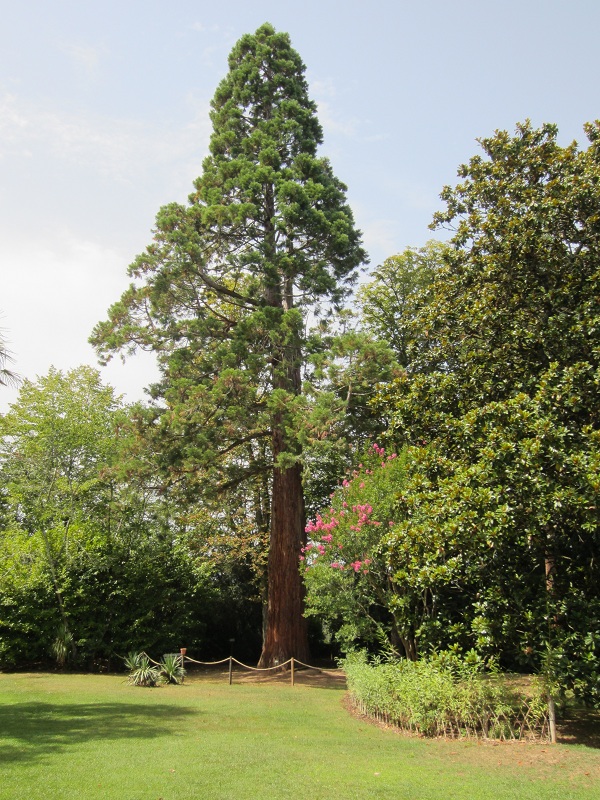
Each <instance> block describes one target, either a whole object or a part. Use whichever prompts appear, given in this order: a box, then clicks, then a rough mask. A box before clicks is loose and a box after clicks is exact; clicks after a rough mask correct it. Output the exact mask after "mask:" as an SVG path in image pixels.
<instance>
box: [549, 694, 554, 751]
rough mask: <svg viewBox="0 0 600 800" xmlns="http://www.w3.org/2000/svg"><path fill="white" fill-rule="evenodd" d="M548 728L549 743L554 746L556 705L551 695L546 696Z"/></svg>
mask: <svg viewBox="0 0 600 800" xmlns="http://www.w3.org/2000/svg"><path fill="white" fill-rule="evenodd" d="M548 727H549V728H550V741H551V742H552V744H556V705H555V704H554V698H553V697H552V695H548Z"/></svg>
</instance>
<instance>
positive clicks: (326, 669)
mask: <svg viewBox="0 0 600 800" xmlns="http://www.w3.org/2000/svg"><path fill="white" fill-rule="evenodd" d="M140 655H143V656H146V658H147V659H148V661H149V662H150V663H152V664H155V665H156V666H157V667H161V666H162V664H161V663H160V661H155V660H154V659H153V658H150V656H149V655H148V653H146V652H145V651H142V652H141V653H140ZM186 661H190V662H191V663H192V664H200V665H201V666H206V667H214V666H217V665H218V664H229V684H230V685H231V683H232V667H233V664H234V663H236V664H238V665H239V666H240V667H243V668H244V669H248V670H250V671H251V672H271V671H272V670H281V669H283V667H286V666H287V665H288V664H291V670H290V673H291V684H292V686H293V685H294V671H295V667H296V666H298V667H304V668H305V669H314V670H316V671H317V672H337V671H338V670H337V669H336V668H335V667H334V668H331V667H315V666H313V665H312V664H306V663H304V661H299V660H298V659H297V658H294V657H293V656H292V657H291V658H288V660H287V661H283V662H282V663H281V664H276V665H275V666H273V667H251V666H250V665H249V664H244V663H243V661H238V659H237V658H234V657H233V656H229V657H228V658H222V659H221V660H220V661H198V660H197V659H195V658H192V657H191V656H188V655H184V654H183V653H181V665H182V666H183V664H184V663H185V662H186Z"/></svg>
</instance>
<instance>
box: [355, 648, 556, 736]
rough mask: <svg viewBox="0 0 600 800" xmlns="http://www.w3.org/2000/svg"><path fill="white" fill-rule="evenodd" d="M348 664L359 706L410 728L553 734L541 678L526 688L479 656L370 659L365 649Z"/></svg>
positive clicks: (442, 732)
mask: <svg viewBox="0 0 600 800" xmlns="http://www.w3.org/2000/svg"><path fill="white" fill-rule="evenodd" d="M343 666H344V669H345V671H346V676H347V679H348V688H349V691H350V695H351V697H352V699H353V702H354V703H355V704H356V706H357V707H358V708H359V709H360V711H362V712H363V713H365V714H367V715H368V716H371V717H374V718H376V719H378V720H380V721H384V722H386V723H388V724H392V725H396V726H398V727H399V728H401V729H403V730H406V731H410V732H411V733H416V734H418V735H421V736H450V737H461V736H468V737H481V738H490V739H522V738H541V737H545V736H547V734H548V719H547V709H546V702H545V692H544V687H543V685H542V683H541V682H538V681H535V679H534V680H533V681H530V682H529V683H528V687H527V689H528V691H527V692H526V691H524V690H523V689H522V688H520V687H519V686H518V685H517V682H516V681H515V679H514V678H511V677H510V676H506V675H500V674H489V673H488V674H486V673H485V672H484V671H483V664H482V662H481V661H480V660H479V659H478V658H476V657H474V658H472V659H468V658H467V659H464V660H460V659H459V658H458V656H456V655H454V654H452V653H444V654H442V655H436V656H433V657H432V658H429V659H421V660H419V661H408V660H400V661H388V662H381V661H378V660H375V661H373V662H371V663H369V662H368V660H367V656H366V655H365V654H364V653H354V654H351V655H349V656H348V657H347V658H346V659H345V660H344V662H343Z"/></svg>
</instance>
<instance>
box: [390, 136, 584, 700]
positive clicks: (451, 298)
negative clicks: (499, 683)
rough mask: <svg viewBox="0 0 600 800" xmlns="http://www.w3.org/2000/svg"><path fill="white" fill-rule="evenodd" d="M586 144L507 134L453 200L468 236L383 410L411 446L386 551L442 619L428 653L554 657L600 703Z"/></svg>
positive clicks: (427, 634)
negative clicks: (457, 650)
mask: <svg viewBox="0 0 600 800" xmlns="http://www.w3.org/2000/svg"><path fill="white" fill-rule="evenodd" d="M586 132H587V134H588V137H589V139H590V146H589V147H588V148H587V150H580V149H579V148H578V146H577V145H576V144H575V143H573V144H572V145H569V146H568V147H564V148H563V147H561V146H559V145H558V144H557V142H556V133H557V131H556V128H555V127H554V126H551V125H545V126H543V127H542V128H541V129H539V130H535V129H533V128H532V127H531V125H530V124H529V123H526V124H524V125H520V126H518V128H517V131H516V135H515V136H510V135H509V134H508V133H506V132H502V131H500V132H497V133H496V134H495V135H494V136H493V137H490V138H489V139H484V140H482V141H481V144H482V147H483V149H484V151H485V155H486V156H487V157H481V156H476V157H475V158H473V159H471V161H470V162H469V164H467V165H464V166H463V167H461V169H460V171H459V174H460V177H461V178H462V182H461V183H460V184H459V185H458V186H456V187H455V188H454V189H452V188H449V187H446V188H445V189H444V192H443V194H442V197H443V199H444V200H445V201H446V204H447V209H446V210H445V211H443V212H440V213H439V214H437V215H436V223H437V224H438V225H444V226H446V225H447V226H449V227H451V228H452V229H453V230H454V231H455V235H454V238H453V239H452V241H451V248H450V249H449V250H447V251H446V252H445V253H444V254H443V265H442V266H441V267H440V268H439V269H438V270H437V273H436V275H435V277H434V279H433V281H432V283H431V284H430V285H429V287H428V288H427V289H426V290H425V291H424V292H422V293H421V294H420V295H419V308H418V310H417V313H416V314H415V315H414V316H413V317H412V318H411V319H410V320H409V322H408V326H409V329H410V331H411V335H410V338H411V341H412V342H413V344H412V345H411V347H410V348H409V359H408V365H407V372H406V374H405V375H403V376H401V377H399V378H398V379H396V380H395V381H393V382H392V384H391V385H389V386H388V387H386V388H384V389H383V390H382V392H381V394H380V398H379V400H380V405H379V409H380V413H382V415H384V416H385V417H386V419H388V420H389V422H390V435H391V436H392V437H393V439H394V440H395V441H396V443H399V444H401V445H403V446H406V445H410V446H411V450H410V458H409V461H408V462H407V463H408V465H409V466H408V476H407V483H406V491H405V492H404V495H403V497H402V498H401V500H400V502H399V507H398V512H399V523H398V525H397V526H395V527H394V529H393V530H392V531H391V532H390V536H389V539H388V542H387V544H386V547H387V549H388V551H389V563H390V566H391V567H392V570H393V576H394V580H395V581H397V582H399V583H402V584H405V585H409V586H412V587H413V588H414V589H415V590H416V591H417V590H418V591H420V592H421V593H422V595H423V596H425V593H429V598H430V602H431V604H432V606H433V605H435V607H436V611H435V614H433V615H432V617H431V620H430V622H429V623H428V626H427V627H426V628H424V629H423V630H422V631H421V636H422V638H423V640H424V642H426V643H428V644H429V646H434V647H439V646H448V645H449V644H452V641H454V643H456V644H458V645H459V646H461V647H463V648H466V649H468V648H469V647H473V646H474V647H476V648H477V649H478V651H479V652H481V653H482V654H484V655H490V654H495V655H497V656H498V657H499V658H501V660H502V663H503V664H504V665H505V666H506V667H509V668H519V669H527V670H538V669H541V668H542V664H543V659H544V654H545V653H546V651H547V649H548V648H550V649H551V650H553V651H555V652H556V653H560V654H562V655H561V658H560V659H558V660H557V662H556V663H557V670H558V671H557V673H556V677H557V679H558V680H559V683H560V685H561V686H562V687H563V688H564V689H576V691H577V692H578V693H579V694H580V695H582V696H583V697H585V698H586V699H587V700H588V701H592V702H597V675H598V674H599V671H600V670H599V664H600V649H599V647H598V638H597V632H598V630H599V629H600V619H599V617H598V586H600V573H599V572H598V569H599V567H598V565H599V564H600V561H599V559H598V553H599V552H600V528H599V526H598V515H597V496H598V488H599V485H598V465H599V463H600V456H599V449H598V445H599V442H600V419H599V416H598V403H597V397H598V388H599V386H598V374H599V368H600V358H599V356H600V338H599V337H600V325H598V320H599V318H600V313H599V312H600V306H599V303H598V282H599V280H600V273H599V272H598V262H599V257H600V239H599V234H600V221H599V217H598V212H597V209H598V206H599V205H600V188H599V187H600V180H599V179H600V163H599V161H600V159H599V152H600V151H599V149H598V142H599V135H600V126H599V125H598V124H594V125H589V126H586ZM584 598H585V599H584ZM575 643H577V644H575ZM578 648H579V656H578V655H577V649H578ZM576 675H577V676H578V677H577V679H575V676H576ZM583 675H587V678H585V679H584V678H583V677H582V676H583ZM575 680H577V687H575Z"/></svg>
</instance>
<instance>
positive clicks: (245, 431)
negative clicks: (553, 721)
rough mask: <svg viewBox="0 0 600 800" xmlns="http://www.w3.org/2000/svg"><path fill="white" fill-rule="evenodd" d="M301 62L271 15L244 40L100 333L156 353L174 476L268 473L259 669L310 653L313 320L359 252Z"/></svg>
mask: <svg viewBox="0 0 600 800" xmlns="http://www.w3.org/2000/svg"><path fill="white" fill-rule="evenodd" d="M304 71H305V68H304V65H303V63H302V61H301V59H300V57H299V55H298V54H297V53H296V52H295V51H294V50H293V49H292V47H291V46H290V40H289V37H288V36H287V34H283V33H276V32H275V30H274V29H273V28H272V27H271V26H270V25H268V24H265V25H263V26H262V27H260V28H259V29H258V30H257V31H256V33H255V34H253V35H247V36H244V37H242V39H240V41H239V42H238V43H237V44H236V45H235V47H234V48H233V50H232V52H231V55H230V57H229V72H228V74H227V76H226V77H225V78H224V79H223V81H222V82H221V84H220V85H219V87H218V89H217V91H216V93H215V96H214V99H213V101H212V104H211V109H212V110H211V120H212V123H213V133H212V136H211V140H210V154H209V156H208V157H207V158H206V159H205V161H204V164H203V171H202V175H201V176H200V178H198V180H197V181H196V184H195V187H196V190H195V192H194V194H192V195H191V197H190V202H189V205H187V206H181V205H177V204H171V205H168V206H165V207H164V208H162V209H161V211H160V212H159V214H158V216H157V222H156V231H155V236H154V241H153V242H152V244H151V245H150V246H149V247H148V248H147V250H146V252H145V253H143V254H142V255H141V256H139V257H138V258H137V259H136V261H135V262H134V263H133V265H132V266H131V268H130V274H131V275H132V277H133V278H134V279H135V283H134V284H133V285H132V286H131V287H130V289H129V290H128V291H127V292H126V293H125V294H124V295H123V297H122V298H121V300H120V301H119V302H118V303H117V304H115V305H114V306H113V307H112V308H111V309H110V312H109V319H108V321H106V322H104V323H101V324H100V325H98V326H97V327H96V329H95V331H94V333H93V336H92V341H93V343H94V344H95V345H96V347H97V348H98V352H99V353H100V355H101V357H103V358H105V359H107V358H109V357H110V356H111V355H112V354H113V353H114V352H115V351H119V350H120V351H125V352H127V351H133V350H135V349H136V348H137V347H144V348H147V349H150V350H153V351H154V352H156V353H157V355H158V360H159V365H160V368H161V370H162V380H161V382H160V383H159V384H158V385H157V386H155V387H154V388H153V390H152V391H153V397H154V401H155V402H154V404H153V405H152V407H151V409H150V410H149V412H148V421H147V427H148V430H149V431H150V432H151V435H152V436H154V437H156V441H157V442H158V441H160V442H161V444H160V446H159V447H157V451H158V452H159V453H160V466H161V468H162V470H163V474H164V475H165V476H167V480H168V481H171V482H178V483H179V484H180V485H181V486H182V487H183V486H185V487H186V491H188V492H189V493H191V495H194V494H195V496H198V494H201V495H209V494H212V495H213V496H218V495H221V496H222V497H224V496H225V495H226V493H227V491H228V490H229V489H230V488H237V487H239V486H240V485H241V484H243V483H247V485H248V486H249V487H254V488H249V489H248V498H251V497H252V496H253V492H254V489H256V486H257V483H256V481H259V482H260V481H261V476H264V475H266V476H267V483H268V501H269V502H268V507H267V505H266V504H265V503H264V502H263V503H262V504H255V505H254V507H255V509H256V510H258V509H259V508H262V511H261V518H260V520H257V521H256V525H257V534H258V533H260V534H262V533H264V531H265V530H268V532H269V547H268V601H267V602H268V608H267V624H266V634H265V640H264V646H263V652H262V656H261V664H262V665H270V664H273V663H274V662H275V661H276V660H279V661H281V660H285V659H287V658H288V657H290V656H291V655H295V656H296V657H299V658H305V657H306V656H307V638H306V627H305V622H304V619H303V616H302V585H301V581H300V576H299V574H298V555H299V552H300V548H301V547H302V545H303V543H304V538H305V536H304V502H303V488H302V468H303V467H302V459H303V453H302V441H303V435H302V434H301V432H302V431H303V430H305V429H306V422H307V417H308V411H307V400H306V397H305V396H304V395H303V391H302V369H303V366H304V364H305V363H306V359H307V349H306V344H307V343H306V335H305V327H306V323H307V319H308V318H309V315H313V316H314V315H319V314H322V313H325V312H326V313H331V312H332V311H334V310H335V309H336V308H337V307H338V306H339V304H340V303H341V302H342V300H343V298H344V296H345V294H346V292H347V290H348V287H349V285H350V284H351V283H352V281H353V279H354V277H355V271H356V268H357V267H358V266H359V265H360V264H361V262H363V261H364V260H365V253H364V251H363V250H362V249H361V246H360V235H359V233H358V232H357V231H356V229H355V227H354V222H353V218H352V214H351V211H350V209H349V208H348V206H347V204H346V200H345V187H344V185H343V184H342V183H340V181H339V180H338V179H337V178H336V177H335V176H334V174H333V172H332V169H331V166H330V164H329V162H328V161H327V160H326V159H324V158H321V157H319V156H318V155H317V147H318V145H319V144H320V143H321V139H322V130H321V126H320V124H319V122H318V120H317V117H316V107H315V104H314V103H313V102H312V101H311V100H310V99H309V97H308V91H307V84H306V80H305V78H304ZM261 485H262V484H261ZM249 502H250V500H249ZM259 529H260V530H259Z"/></svg>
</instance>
